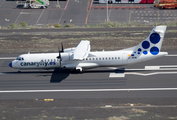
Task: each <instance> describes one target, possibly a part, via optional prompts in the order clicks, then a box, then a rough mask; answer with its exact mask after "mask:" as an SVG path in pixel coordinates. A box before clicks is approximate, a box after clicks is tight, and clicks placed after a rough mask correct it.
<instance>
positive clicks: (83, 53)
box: [72, 40, 90, 60]
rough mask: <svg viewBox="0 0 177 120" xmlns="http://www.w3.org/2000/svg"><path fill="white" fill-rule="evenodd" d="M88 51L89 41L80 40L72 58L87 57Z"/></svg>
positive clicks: (81, 58)
mask: <svg viewBox="0 0 177 120" xmlns="http://www.w3.org/2000/svg"><path fill="white" fill-rule="evenodd" d="M89 52H90V41H88V40H82V41H81V42H80V43H79V44H78V45H77V47H76V48H75V50H74V52H73V56H72V59H73V60H83V59H84V58H87V56H88V54H89Z"/></svg>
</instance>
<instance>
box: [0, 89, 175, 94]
mask: <svg viewBox="0 0 177 120" xmlns="http://www.w3.org/2000/svg"><path fill="white" fill-rule="evenodd" d="M165 90H168V91H169V90H177V88H134V89H131V88H130V89H129V88H127V89H68V90H5V91H0V93H29V92H30V93H37V92H121V91H125V92H126V91H127V92H130V91H165Z"/></svg>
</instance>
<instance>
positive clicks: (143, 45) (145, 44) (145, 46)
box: [142, 41, 150, 49]
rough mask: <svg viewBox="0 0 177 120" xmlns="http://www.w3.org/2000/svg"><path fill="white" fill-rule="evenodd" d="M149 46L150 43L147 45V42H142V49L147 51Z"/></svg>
mask: <svg viewBox="0 0 177 120" xmlns="http://www.w3.org/2000/svg"><path fill="white" fill-rule="evenodd" d="M149 46H150V43H149V42H148V41H143V43H142V47H143V48H144V49H148V48H149Z"/></svg>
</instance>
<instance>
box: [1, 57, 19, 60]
mask: <svg viewBox="0 0 177 120" xmlns="http://www.w3.org/2000/svg"><path fill="white" fill-rule="evenodd" d="M7 59H16V57H1V58H0V60H7Z"/></svg>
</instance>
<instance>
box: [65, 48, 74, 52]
mask: <svg viewBox="0 0 177 120" xmlns="http://www.w3.org/2000/svg"><path fill="white" fill-rule="evenodd" d="M75 49H76V48H75V47H73V48H66V49H64V53H68V52H72V51H74V50H75Z"/></svg>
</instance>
